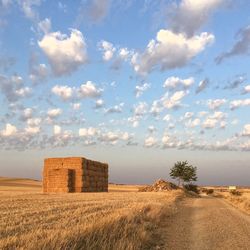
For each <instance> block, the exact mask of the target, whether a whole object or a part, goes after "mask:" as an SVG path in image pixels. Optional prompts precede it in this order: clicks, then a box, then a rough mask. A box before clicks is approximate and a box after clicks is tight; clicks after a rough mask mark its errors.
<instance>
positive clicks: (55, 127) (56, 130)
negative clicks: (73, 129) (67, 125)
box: [53, 125, 62, 135]
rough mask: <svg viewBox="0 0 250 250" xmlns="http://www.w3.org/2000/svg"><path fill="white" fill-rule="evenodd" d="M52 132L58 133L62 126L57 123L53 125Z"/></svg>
mask: <svg viewBox="0 0 250 250" xmlns="http://www.w3.org/2000/svg"><path fill="white" fill-rule="evenodd" d="M53 132H54V135H60V134H61V132H62V128H61V127H60V126H59V125H54V127H53Z"/></svg>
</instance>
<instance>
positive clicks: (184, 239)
mask: <svg viewBox="0 0 250 250" xmlns="http://www.w3.org/2000/svg"><path fill="white" fill-rule="evenodd" d="M162 249H173V250H179V249H181V250H184V249H190V250H191V249H192V250H218V249H223V250H237V249H244V250H250V216H248V215H246V214H243V213H242V212H240V211H238V210H237V209H235V208H233V207H232V206H230V205H228V204H226V203H225V202H224V201H223V200H221V199H218V198H213V197H204V198H194V199H187V200H185V201H183V202H182V204H181V206H180V207H179V209H178V212H177V213H176V214H175V216H174V217H172V218H170V219H169V220H168V222H167V225H166V245H165V246H164V247H162Z"/></svg>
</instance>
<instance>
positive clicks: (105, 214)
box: [0, 180, 183, 249]
mask: <svg viewBox="0 0 250 250" xmlns="http://www.w3.org/2000/svg"><path fill="white" fill-rule="evenodd" d="M3 182H4V181H1V180H0V186H1V188H0V201H1V202H0V213H1V216H0V249H152V248H153V247H154V246H155V244H157V242H158V241H156V237H159V235H157V230H158V228H159V226H160V224H161V221H162V219H163V218H164V217H166V216H167V215H170V214H172V213H173V211H174V208H175V205H174V204H175V201H176V199H177V197H181V196H182V195H183V194H182V192H181V191H180V190H178V191H171V192H162V193H139V192H133V191H134V190H135V187H133V186H128V187H126V186H124V185H121V186H122V187H121V186H119V185H112V186H111V187H110V188H111V189H110V190H112V189H113V190H114V191H115V192H110V193H82V194H42V193H40V192H41V191H40V187H39V184H38V183H37V182H35V183H36V184H37V186H38V187H37V186H36V185H35V186H34V183H33V182H32V181H28V182H29V183H28V185H31V186H30V187H27V186H25V187H24V186H20V187H18V185H16V186H14V185H12V186H11V185H10V186H9V187H8V186H7V185H5V186H3V185H1V184H2V183H3ZM18 182H19V183H20V180H18ZM21 182H23V183H22V184H25V183H26V184H27V180H26V181H21ZM5 183H6V180H5ZM20 188H21V189H22V188H23V189H24V191H23V190H22V191H19V192H17V190H20ZM119 188H120V190H121V192H119ZM136 188H137V187H136ZM117 189H118V190H117ZM126 190H127V191H126ZM128 191H130V192H128ZM158 240H160V238H158Z"/></svg>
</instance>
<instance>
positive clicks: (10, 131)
mask: <svg viewBox="0 0 250 250" xmlns="http://www.w3.org/2000/svg"><path fill="white" fill-rule="evenodd" d="M16 133H17V128H16V126H14V125H12V124H10V123H7V124H6V126H5V129H4V130H2V131H1V134H2V135H3V136H6V137H9V136H13V135H15V134H16Z"/></svg>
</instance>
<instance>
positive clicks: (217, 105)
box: [207, 99, 227, 110]
mask: <svg viewBox="0 0 250 250" xmlns="http://www.w3.org/2000/svg"><path fill="white" fill-rule="evenodd" d="M226 102H227V100H226V99H215V100H212V99H209V100H208V101H207V105H208V107H209V108H210V109H212V110H214V109H218V108H220V107H221V106H222V105H223V104H225V103H226Z"/></svg>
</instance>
